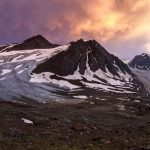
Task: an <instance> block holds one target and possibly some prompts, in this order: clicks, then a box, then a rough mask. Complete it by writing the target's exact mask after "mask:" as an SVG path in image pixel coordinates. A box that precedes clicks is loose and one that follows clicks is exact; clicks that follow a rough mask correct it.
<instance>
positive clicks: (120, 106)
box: [117, 105, 126, 111]
mask: <svg viewBox="0 0 150 150" xmlns="http://www.w3.org/2000/svg"><path fill="white" fill-rule="evenodd" d="M117 107H118V109H119V110H120V111H125V110H126V109H125V106H124V105H117Z"/></svg>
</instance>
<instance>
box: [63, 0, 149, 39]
mask: <svg viewBox="0 0 150 150" xmlns="http://www.w3.org/2000/svg"><path fill="white" fill-rule="evenodd" d="M77 2H78V1H77ZM79 4H80V6H81V8H80V9H82V11H84V12H85V14H86V15H85V16H84V17H83V18H82V19H81V16H80V15H82V14H80V10H79V11H78V10H73V11H71V12H69V15H67V16H65V17H66V18H67V20H68V22H69V24H70V25H71V30H70V32H69V34H70V36H71V37H77V38H78V37H82V36H83V35H84V36H85V37H86V35H88V36H90V35H91V36H92V37H96V38H97V39H98V40H100V41H102V42H107V41H108V40H111V39H116V40H128V39H132V38H135V37H137V36H142V35H143V34H149V35H150V31H149V24H150V11H149V10H150V8H149V7H150V1H148V0H93V1H90V0H83V1H82V4H81V1H80V2H79Z"/></svg>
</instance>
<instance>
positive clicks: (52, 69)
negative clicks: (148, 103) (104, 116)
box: [0, 39, 144, 101]
mask: <svg viewBox="0 0 150 150" xmlns="http://www.w3.org/2000/svg"><path fill="white" fill-rule="evenodd" d="M32 40H33V39H32ZM33 41H34V40H33ZM36 42H37V40H36ZM28 43H31V42H30V41H28V42H27V45H26V46H29V47H30V46H31V45H32V46H35V45H36V44H34V43H32V44H29V45H28ZM15 46H16V47H18V45H15ZM19 46H20V44H19ZM26 46H25V47H26ZM40 46H41V45H40ZM21 47H22V45H21ZM7 48H8V47H7ZM7 48H6V47H4V49H2V50H1V52H0V99H2V100H16V99H25V98H27V99H33V100H38V101H45V100H50V99H53V100H54V99H58V98H60V99H62V95H63V94H62V93H64V92H65V93H67V95H68V96H69V95H71V93H72V92H76V93H77V92H78V91H88V89H94V90H95V91H101V92H107V93H110V92H113V93H124V94H126V93H128V94H130V93H142V92H143V91H144V88H143V86H142V84H141V83H140V82H139V81H138V80H137V79H136V77H135V76H134V75H133V74H132V72H131V71H130V69H129V68H128V66H127V65H125V64H124V63H123V62H122V61H121V60H119V59H118V58H117V57H115V56H113V55H111V54H109V53H108V52H107V51H106V50H105V49H104V48H103V47H101V46H100V45H99V43H97V42H96V41H94V40H90V41H86V42H85V41H83V40H79V41H77V42H71V43H69V44H67V45H63V46H57V47H56V45H55V48H49V49H48V48H47V49H42V48H41V47H40V49H26V50H23V48H22V50H18V49H17V50H14V45H9V48H11V49H9V50H8V49H7ZM65 96H66V95H65ZM74 96H75V95H74Z"/></svg>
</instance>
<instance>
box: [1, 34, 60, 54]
mask: <svg viewBox="0 0 150 150" xmlns="http://www.w3.org/2000/svg"><path fill="white" fill-rule="evenodd" d="M57 46H58V45H57V44H52V43H50V42H49V41H48V40H46V39H45V38H44V37H43V36H41V35H36V36H33V37H31V38H29V39H27V40H25V41H23V42H22V43H19V44H13V45H9V46H5V47H2V48H5V49H3V51H7V52H9V51H12V50H27V49H29V50H32V49H42V48H43V49H49V48H54V47H57ZM0 50H2V49H1V48H0Z"/></svg>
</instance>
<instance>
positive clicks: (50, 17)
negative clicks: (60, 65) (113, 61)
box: [0, 0, 150, 59]
mask: <svg viewBox="0 0 150 150" xmlns="http://www.w3.org/2000/svg"><path fill="white" fill-rule="evenodd" d="M37 34H41V35H43V36H44V37H46V38H47V39H48V40H49V41H50V42H52V43H58V44H64V43H69V42H70V41H76V40H78V39H81V38H83V39H86V40H88V39H95V40H97V41H98V42H99V43H100V44H101V45H103V46H104V47H105V48H106V49H107V50H108V51H109V52H110V53H112V54H115V55H117V56H119V57H120V58H125V59H131V58H132V57H134V56H135V55H137V54H141V53H143V52H146V53H149V54H150V0H0V44H7V43H15V42H21V41H23V40H25V39H26V38H29V37H31V36H33V35H37Z"/></svg>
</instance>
